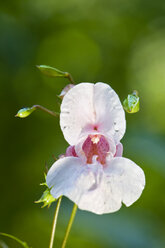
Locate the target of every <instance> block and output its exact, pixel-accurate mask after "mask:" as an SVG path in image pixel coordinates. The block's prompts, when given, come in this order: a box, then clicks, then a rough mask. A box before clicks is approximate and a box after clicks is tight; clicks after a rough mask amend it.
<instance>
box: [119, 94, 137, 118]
mask: <svg viewBox="0 0 165 248" xmlns="http://www.w3.org/2000/svg"><path fill="white" fill-rule="evenodd" d="M123 108H124V109H125V111H126V112H127V113H131V114H133V113H137V112H138V111H139V109H140V103H139V96H138V92H137V91H136V90H134V91H133V93H132V94H130V95H128V96H127V98H126V99H125V100H124V101H123Z"/></svg>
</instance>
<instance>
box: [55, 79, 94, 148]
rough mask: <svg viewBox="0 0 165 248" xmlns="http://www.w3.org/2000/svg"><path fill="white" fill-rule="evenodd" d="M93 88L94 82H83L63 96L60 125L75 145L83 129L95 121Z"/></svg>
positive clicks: (71, 143)
mask: <svg viewBox="0 0 165 248" xmlns="http://www.w3.org/2000/svg"><path fill="white" fill-rule="evenodd" d="M93 88H94V84H91V83H81V84H78V85H76V86H74V87H73V88H72V89H70V90H69V91H68V93H67V94H66V95H65V96H64V98H63V101H62V104H61V114H60V126H61V129H62V132H63V134H64V137H65V139H66V140H67V142H68V143H69V144H70V145H75V144H76V143H77V140H78V138H79V135H80V133H81V131H82V129H83V128H84V127H85V126H87V125H92V124H93V123H94V121H95V116H94V110H93Z"/></svg>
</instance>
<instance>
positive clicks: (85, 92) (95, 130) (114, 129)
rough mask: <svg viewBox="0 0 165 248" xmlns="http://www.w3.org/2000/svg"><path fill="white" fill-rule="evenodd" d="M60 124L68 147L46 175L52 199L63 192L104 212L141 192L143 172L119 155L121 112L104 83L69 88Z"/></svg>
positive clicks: (122, 126) (127, 202)
mask: <svg viewBox="0 0 165 248" xmlns="http://www.w3.org/2000/svg"><path fill="white" fill-rule="evenodd" d="M60 126H61V129H62V131H63V134H64V137H65V139H66V140H67V142H68V143H69V144H70V146H69V147H68V148H67V150H66V155H65V157H63V158H60V159H59V160H58V161H56V162H55V163H54V164H53V165H52V167H51V168H50V170H49V172H48V174H47V179H46V181H47V185H48V187H50V188H51V194H52V195H53V196H54V197H55V198H58V197H60V196H61V195H65V196H66V197H68V198H69V199H70V200H72V201H73V202H75V203H76V204H77V205H78V207H79V208H80V209H83V210H87V211H91V212H93V213H96V214H104V213H111V212H115V211H117V210H119V209H120V207H121V205H122V202H123V203H124V204H125V205H126V206H130V205H131V204H133V203H134V202H135V201H136V200H137V199H138V198H139V197H140V195H141V193H142V191H143V189H144V186H145V176H144V172H143V170H142V169H141V168H140V167H139V166H138V165H136V164H135V163H134V162H133V161H131V160H129V159H127V158H123V157H122V153H123V146H122V144H121V143H120V140H121V139H122V137H123V135H124V133H125V129H126V121H125V112H124V110H123V107H122V105H121V103H120V100H119V97H118V95H117V94H116V93H115V91H114V90H113V89H112V88H111V87H110V86H109V85H107V84H104V83H96V84H92V83H81V84H78V85H76V86H74V87H73V88H72V89H70V90H69V91H68V92H67V94H66V95H65V96H64V98H63V101H62V104H61V114H60Z"/></svg>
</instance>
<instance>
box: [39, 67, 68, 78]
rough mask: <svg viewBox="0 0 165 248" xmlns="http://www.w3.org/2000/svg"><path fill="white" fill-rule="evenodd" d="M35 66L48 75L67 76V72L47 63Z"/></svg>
mask: <svg viewBox="0 0 165 248" xmlns="http://www.w3.org/2000/svg"><path fill="white" fill-rule="evenodd" d="M37 68H38V69H39V70H40V71H41V72H42V73H43V74H45V75H47V76H49V77H68V74H69V73H68V72H63V71H60V70H58V69H56V68H54V67H51V66H48V65H37Z"/></svg>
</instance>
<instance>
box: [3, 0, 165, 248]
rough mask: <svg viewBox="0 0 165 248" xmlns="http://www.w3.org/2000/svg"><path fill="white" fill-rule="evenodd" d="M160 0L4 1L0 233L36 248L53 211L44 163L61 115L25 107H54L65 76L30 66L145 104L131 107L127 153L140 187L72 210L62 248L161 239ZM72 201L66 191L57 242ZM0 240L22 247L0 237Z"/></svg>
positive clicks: (164, 175) (164, 121) (163, 5)
mask: <svg viewBox="0 0 165 248" xmlns="http://www.w3.org/2000/svg"><path fill="white" fill-rule="evenodd" d="M164 44H165V1H162V0H157V1H153V0H125V1H122V0H101V1H100V0H91V1H88V0H83V1H82V0H77V1H76V0H67V1H60V0H47V1H44V0H36V1H32V0H26V1H20V0H15V1H10V0H6V1H1V3H0V101H1V121H0V130H1V139H0V144H1V148H0V151H1V166H0V172H1V173H0V175H1V178H0V183H1V204H0V231H1V232H7V233H10V234H13V235H15V236H18V237H19V238H20V239H21V240H25V241H26V242H27V243H28V244H29V245H30V246H32V247H33V248H38V247H40V248H45V247H48V243H49V238H50V231H51V225H52V219H53V212H54V208H55V205H56V203H54V204H52V206H51V207H50V209H49V210H47V209H40V207H39V205H37V204H34V201H35V200H37V199H39V197H40V195H41V194H42V188H41V187H40V186H39V183H40V182H42V181H43V178H44V176H43V173H44V171H45V163H46V164H47V165H48V166H51V164H52V163H53V158H52V155H53V154H54V155H55V156H56V157H57V156H58V155H59V154H62V153H63V152H64V151H65V149H66V147H67V144H66V142H65V140H64V138H63V135H62V133H61V131H60V128H59V121H58V118H57V119H56V118H53V117H51V116H49V115H47V114H46V113H43V112H41V111H36V112H35V113H33V114H32V115H31V116H30V117H28V118H25V119H18V118H15V117H14V115H15V114H16V113H17V111H18V110H19V109H21V108H23V107H26V106H32V105H33V104H41V105H43V106H45V107H46V108H49V109H51V110H53V111H58V109H59V99H58V98H57V95H59V93H60V92H61V90H62V88H64V87H65V85H66V84H67V83H68V81H67V79H62V78H59V79H56V78H55V79H54V78H47V77H46V76H43V75H41V73H40V72H39V71H38V70H37V69H36V67H35V65H38V64H46V65H50V66H54V67H56V68H58V69H60V70H62V71H68V72H70V73H71V74H72V75H73V77H74V79H75V81H76V82H77V83H79V82H82V81H83V82H97V81H103V82H106V83H110V85H111V86H112V87H113V88H114V89H115V90H116V92H117V93H118V94H119V96H120V98H121V100H122V101H123V100H124V98H125V97H126V96H127V95H128V93H129V92H132V90H134V89H136V90H138V92H139V96H140V99H141V102H140V104H141V110H140V111H139V112H138V113H137V114H135V115H129V114H127V115H126V117H127V132H126V135H125V137H124V138H123V141H122V142H123V144H124V156H125V157H129V158H130V159H132V160H133V161H135V162H136V163H137V164H139V165H140V166H141V167H142V168H143V170H144V171H145V175H146V188H145V190H144V192H143V194H142V196H141V198H140V199H139V200H138V201H137V202H136V203H135V204H134V205H133V206H131V207H129V208H126V207H124V206H123V207H122V209H121V210H120V211H119V212H116V213H114V214H108V215H103V216H98V215H94V214H91V213H88V212H85V211H80V210H79V211H78V213H77V216H76V219H75V223H74V226H73V229H72V232H71V235H70V239H69V242H68V248H69V247H70V248H77V247H79V248H81V247H89V248H92V247H93V248H109V247H110V248H132V247H134V248H144V247H145V248H164V247H165V235H164V234H165V211H164V209H165V198H164V188H165V180H164V179H165V156H164V147H165V108H164V106H165V69H164V68H165V46H164ZM71 208H72V203H71V202H70V201H69V200H67V199H63V202H62V208H61V210H60V216H59V222H58V228H57V236H56V241H55V242H56V243H55V244H56V246H55V247H60V244H61V241H62V238H63V236H64V233H65V228H66V224H67V221H68V219H69V215H70V212H71ZM0 240H3V242H2V241H0V245H2V244H3V245H4V246H5V243H6V244H8V245H9V247H13V248H14V247H17V248H18V245H17V244H16V243H15V242H14V241H11V240H8V239H7V238H1V237H0Z"/></svg>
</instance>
